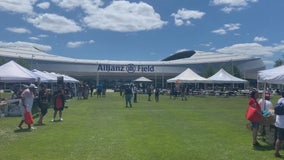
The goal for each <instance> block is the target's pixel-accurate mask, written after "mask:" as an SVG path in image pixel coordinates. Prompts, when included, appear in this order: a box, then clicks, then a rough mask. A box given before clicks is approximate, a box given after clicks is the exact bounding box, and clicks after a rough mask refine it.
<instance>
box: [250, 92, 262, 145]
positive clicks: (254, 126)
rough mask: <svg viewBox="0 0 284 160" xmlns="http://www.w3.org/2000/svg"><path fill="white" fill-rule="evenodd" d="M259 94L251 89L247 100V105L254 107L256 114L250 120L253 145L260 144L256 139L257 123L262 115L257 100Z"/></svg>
mask: <svg viewBox="0 0 284 160" xmlns="http://www.w3.org/2000/svg"><path fill="white" fill-rule="evenodd" d="M258 97H259V95H258V92H257V91H256V90H253V91H251V93H250V98H249V102H248V107H253V108H255V109H256V114H255V118H254V120H253V121H251V129H252V144H253V146H254V147H258V146H260V144H259V143H258V141H257V132H258V129H259V123H260V119H261V117H262V113H261V107H260V105H259V104H258V102H257V99H258Z"/></svg>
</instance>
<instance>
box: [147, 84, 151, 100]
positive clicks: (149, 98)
mask: <svg viewBox="0 0 284 160" xmlns="http://www.w3.org/2000/svg"><path fill="white" fill-rule="evenodd" d="M147 94H148V101H151V95H152V89H151V86H148V87H147Z"/></svg>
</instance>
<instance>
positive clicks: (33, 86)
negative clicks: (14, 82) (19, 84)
mask: <svg viewBox="0 0 284 160" xmlns="http://www.w3.org/2000/svg"><path fill="white" fill-rule="evenodd" d="M29 88H35V89H37V86H36V85H35V84H33V83H32V84H30V86H29Z"/></svg>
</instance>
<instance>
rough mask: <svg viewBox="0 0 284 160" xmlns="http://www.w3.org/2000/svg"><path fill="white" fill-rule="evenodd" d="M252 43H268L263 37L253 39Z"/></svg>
mask: <svg viewBox="0 0 284 160" xmlns="http://www.w3.org/2000/svg"><path fill="white" fill-rule="evenodd" d="M254 41H255V42H264V41H268V39H267V38H265V37H258V36H257V37H254Z"/></svg>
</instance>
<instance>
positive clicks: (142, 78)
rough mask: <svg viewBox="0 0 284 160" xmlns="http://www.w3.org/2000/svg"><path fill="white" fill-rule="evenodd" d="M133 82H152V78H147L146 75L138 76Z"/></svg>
mask: <svg viewBox="0 0 284 160" xmlns="http://www.w3.org/2000/svg"><path fill="white" fill-rule="evenodd" d="M134 82H152V80H151V79H148V78H146V77H139V78H137V79H135V80H134Z"/></svg>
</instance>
